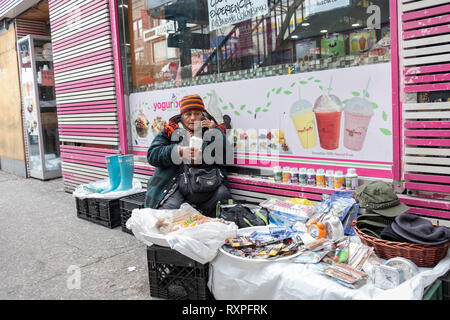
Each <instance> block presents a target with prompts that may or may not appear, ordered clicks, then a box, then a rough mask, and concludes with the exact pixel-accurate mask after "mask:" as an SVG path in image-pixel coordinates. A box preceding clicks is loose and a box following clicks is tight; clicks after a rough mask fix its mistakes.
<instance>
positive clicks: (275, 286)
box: [208, 250, 450, 300]
mask: <svg viewBox="0 0 450 320" xmlns="http://www.w3.org/2000/svg"><path fill="white" fill-rule="evenodd" d="M419 269H420V273H419V274H417V275H416V276H415V277H413V278H411V279H409V280H407V281H405V282H403V283H402V284H400V285H399V286H397V287H396V288H394V289H390V290H382V289H379V288H377V287H375V286H374V285H373V284H372V283H370V282H369V281H368V282H367V283H366V284H365V285H364V286H362V287H360V288H359V289H350V288H347V287H345V286H343V285H341V284H339V283H337V282H335V281H333V280H332V279H331V278H328V277H327V276H325V275H322V274H320V273H319V272H318V269H317V266H315V265H313V264H300V263H293V262H289V261H279V262H276V261H271V262H254V261H248V262H247V261H242V260H239V259H236V258H234V257H231V256H228V255H226V254H224V253H222V252H221V251H219V253H218V254H217V257H216V258H215V259H214V260H213V261H212V262H211V263H210V271H209V273H210V275H209V282H208V287H209V289H210V290H211V292H212V293H213V294H214V297H215V298H216V299H217V300H235V299H237V300H340V299H345V300H353V299H354V300H421V299H422V297H423V293H424V288H426V287H427V286H429V285H431V284H432V283H433V282H434V281H435V280H436V279H437V278H439V277H440V276H442V275H444V274H445V273H446V272H447V271H448V270H449V269H450V250H449V252H448V253H447V255H446V257H445V258H444V259H442V260H441V261H440V262H439V263H438V264H437V265H436V266H435V267H434V268H419Z"/></svg>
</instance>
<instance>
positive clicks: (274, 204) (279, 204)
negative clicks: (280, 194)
mask: <svg viewBox="0 0 450 320" xmlns="http://www.w3.org/2000/svg"><path fill="white" fill-rule="evenodd" d="M259 205H260V206H261V207H263V208H266V209H268V210H271V211H274V212H280V213H286V214H288V215H290V216H293V217H297V221H298V220H300V221H306V220H307V219H308V218H309V217H310V216H311V215H313V214H314V212H315V207H314V206H311V205H302V204H298V203H294V202H290V201H283V200H280V199H275V198H271V199H268V200H265V201H263V202H261V203H260V204H259Z"/></svg>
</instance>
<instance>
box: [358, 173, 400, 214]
mask: <svg viewBox="0 0 450 320" xmlns="http://www.w3.org/2000/svg"><path fill="white" fill-rule="evenodd" d="M355 197H356V199H357V200H358V201H359V204H360V206H361V207H362V208H367V209H369V210H370V211H373V212H376V213H378V214H380V215H382V216H385V217H391V218H392V217H396V216H398V215H399V214H402V213H405V212H407V211H408V210H409V207H408V206H406V205H404V204H403V203H401V202H400V200H399V198H398V197H397V195H396V194H395V192H394V189H392V187H391V186H390V185H388V184H387V183H386V182H384V181H371V182H368V183H365V184H363V185H362V186H359V187H358V188H357V189H356V196H355Z"/></svg>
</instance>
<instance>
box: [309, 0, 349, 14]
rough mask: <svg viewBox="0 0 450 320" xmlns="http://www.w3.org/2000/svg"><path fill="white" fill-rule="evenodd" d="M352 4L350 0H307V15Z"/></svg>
mask: <svg viewBox="0 0 450 320" xmlns="http://www.w3.org/2000/svg"><path fill="white" fill-rule="evenodd" d="M349 5H350V0H306V3H305V15H306V16H309V15H313V14H316V13H319V12H325V11H330V10H334V9H338V8H342V7H347V6H349Z"/></svg>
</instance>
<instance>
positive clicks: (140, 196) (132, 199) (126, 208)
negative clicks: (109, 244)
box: [120, 191, 145, 235]
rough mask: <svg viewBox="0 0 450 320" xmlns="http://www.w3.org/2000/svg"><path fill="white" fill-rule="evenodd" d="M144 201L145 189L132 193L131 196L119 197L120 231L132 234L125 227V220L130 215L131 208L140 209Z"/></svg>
mask: <svg viewBox="0 0 450 320" xmlns="http://www.w3.org/2000/svg"><path fill="white" fill-rule="evenodd" d="M144 202H145V191H144V192H139V193H136V194H132V195H131V196H127V197H123V198H121V199H120V220H121V224H122V231H123V232H126V233H129V234H131V235H132V234H133V232H132V231H131V230H129V229H127V227H126V223H127V220H128V219H129V218H130V217H131V212H132V211H133V209H142V208H143V207H144Z"/></svg>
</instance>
